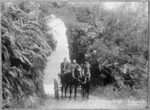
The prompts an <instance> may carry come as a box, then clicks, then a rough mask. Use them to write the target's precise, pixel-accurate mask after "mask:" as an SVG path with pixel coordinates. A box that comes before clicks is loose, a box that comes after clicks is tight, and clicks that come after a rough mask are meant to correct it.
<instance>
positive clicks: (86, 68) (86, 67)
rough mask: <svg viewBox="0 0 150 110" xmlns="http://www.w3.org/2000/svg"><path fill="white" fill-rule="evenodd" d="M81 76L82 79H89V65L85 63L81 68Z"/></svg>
mask: <svg viewBox="0 0 150 110" xmlns="http://www.w3.org/2000/svg"><path fill="white" fill-rule="evenodd" d="M82 70H83V71H82V76H84V77H91V72H90V64H89V63H85V64H84V65H83V68H82Z"/></svg>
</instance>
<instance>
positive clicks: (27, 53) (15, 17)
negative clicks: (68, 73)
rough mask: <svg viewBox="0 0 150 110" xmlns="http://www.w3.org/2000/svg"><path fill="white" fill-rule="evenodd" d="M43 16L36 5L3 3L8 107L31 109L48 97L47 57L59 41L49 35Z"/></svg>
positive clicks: (6, 103) (3, 86)
mask: <svg viewBox="0 0 150 110" xmlns="http://www.w3.org/2000/svg"><path fill="white" fill-rule="evenodd" d="M40 13H43V12H42V11H41V10H39V8H38V4H36V3H32V2H3V3H2V16H1V19H2V20H1V36H2V37H1V38H2V89H3V101H4V103H3V105H4V107H6V106H5V105H7V106H8V105H10V106H13V105H14V103H15V102H19V103H20V104H21V103H22V104H23V105H22V106H26V107H31V106H32V104H33V105H36V102H37V101H38V99H39V98H42V97H44V88H43V75H44V73H43V70H44V68H45V66H46V62H47V57H48V56H50V54H51V53H52V51H53V50H55V40H54V39H53V36H52V35H49V34H48V30H47V28H46V21H45V20H44V19H42V17H41V16H40ZM29 100H30V101H29ZM32 101H33V102H32ZM16 104H17V103H16Z"/></svg>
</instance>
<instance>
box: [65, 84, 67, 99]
mask: <svg viewBox="0 0 150 110" xmlns="http://www.w3.org/2000/svg"><path fill="white" fill-rule="evenodd" d="M67 88H68V84H66V86H65V99H66V96H67Z"/></svg>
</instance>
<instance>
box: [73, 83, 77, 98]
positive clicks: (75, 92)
mask: <svg viewBox="0 0 150 110" xmlns="http://www.w3.org/2000/svg"><path fill="white" fill-rule="evenodd" d="M76 94H77V84H75V88H74V99H75V100H76Z"/></svg>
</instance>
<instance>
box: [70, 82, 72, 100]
mask: <svg viewBox="0 0 150 110" xmlns="http://www.w3.org/2000/svg"><path fill="white" fill-rule="evenodd" d="M71 94H72V85H71V84H70V100H71Z"/></svg>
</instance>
